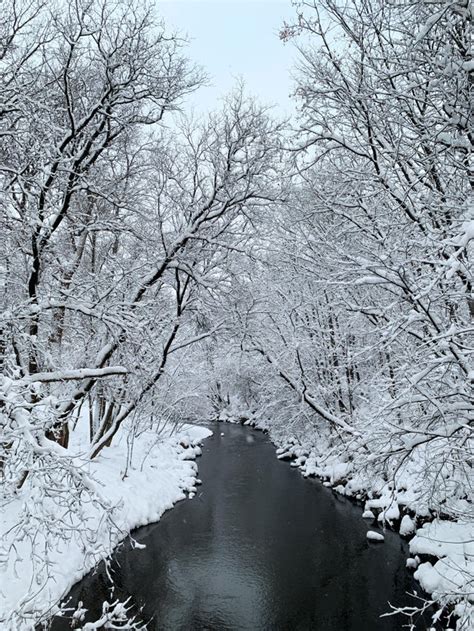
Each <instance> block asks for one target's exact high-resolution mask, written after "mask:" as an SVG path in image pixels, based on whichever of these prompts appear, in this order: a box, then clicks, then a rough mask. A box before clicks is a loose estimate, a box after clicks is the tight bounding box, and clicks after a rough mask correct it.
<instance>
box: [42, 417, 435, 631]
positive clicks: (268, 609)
mask: <svg viewBox="0 0 474 631" xmlns="http://www.w3.org/2000/svg"><path fill="white" fill-rule="evenodd" d="M212 429H213V431H214V435H213V436H212V437H211V438H209V439H207V440H206V441H205V442H204V446H203V456H202V458H200V459H199V477H200V479H201V480H202V482H203V485H202V486H200V487H199V488H198V493H197V495H196V497H195V498H194V499H192V500H189V501H186V500H185V501H183V502H180V503H178V504H177V505H176V506H175V508H173V510H171V511H168V512H167V513H166V514H165V515H164V516H163V517H162V519H161V521H160V522H158V523H156V524H152V525H150V526H145V527H143V528H140V529H138V530H136V531H135V532H134V537H135V539H136V540H137V541H139V542H140V543H142V544H145V545H146V549H144V550H137V549H135V550H132V549H131V548H130V546H129V545H125V546H124V547H123V548H122V549H121V550H120V551H119V552H118V553H116V554H115V556H114V561H113V572H114V580H115V583H116V586H117V587H116V596H119V597H121V598H126V597H128V596H131V597H132V600H133V602H134V603H135V604H136V605H137V606H139V607H143V611H142V613H141V618H142V619H143V620H149V621H150V622H149V625H148V629H150V631H193V630H202V631H204V630H208V631H226V630H229V631H260V630H262V631H263V630H265V631H270V630H274V631H309V630H315V631H345V630H347V631H392V630H393V631H395V630H396V631H400V630H401V629H402V628H404V625H405V624H406V623H407V620H406V619H405V618H401V617H399V616H395V617H394V616H392V617H389V618H380V615H381V614H383V613H384V612H387V611H388V610H389V605H388V603H389V602H391V603H392V604H393V605H398V606H400V605H404V606H407V605H413V604H414V603H415V601H414V599H413V597H411V596H410V595H409V594H408V592H412V591H413V590H414V589H417V590H418V592H419V591H420V590H419V586H417V584H416V582H415V581H414V580H413V578H412V576H411V575H410V573H409V571H407V570H406V568H405V562H406V558H407V545H406V544H405V542H403V541H402V540H401V538H400V537H399V536H398V535H397V534H395V533H393V532H386V533H385V542H384V543H370V542H368V541H367V539H366V532H367V530H368V525H367V523H366V522H364V520H363V519H362V518H361V514H362V511H361V508H360V507H358V506H355V505H354V504H353V503H352V502H351V501H350V500H348V499H346V498H344V497H341V496H338V495H337V494H335V493H333V492H332V491H331V490H330V489H327V488H325V487H323V485H322V484H321V483H320V482H318V481H316V480H308V479H306V480H305V479H304V478H303V477H302V476H301V474H300V473H299V471H298V470H296V469H295V468H292V467H290V466H289V464H288V463H285V462H281V461H279V460H277V458H276V457H275V447H274V446H273V445H272V444H271V443H270V441H269V439H268V438H267V437H266V436H265V435H263V434H262V433H260V432H256V431H253V430H251V429H249V428H246V427H242V426H240V425H214V426H213V427H212ZM70 596H71V598H72V602H77V601H78V600H82V601H83V602H84V606H85V607H87V608H88V609H90V611H91V613H96V614H98V613H100V605H101V602H102V600H105V599H109V598H110V595H109V583H108V580H107V577H106V574H105V572H104V571H103V570H100V571H98V572H97V573H95V574H90V575H88V576H87V577H85V578H84V580H83V581H81V582H80V583H78V584H77V585H76V586H75V587H74V588H73V590H72V592H71V594H70ZM68 628H70V627H69V626H68V625H67V624H66V623H65V621H61V620H59V619H56V621H55V622H54V624H53V627H52V629H53V631H63V630H64V629H68ZM416 628H417V629H426V628H429V625H428V624H427V623H425V622H424V621H423V620H421V619H419V620H418V621H417V625H416Z"/></svg>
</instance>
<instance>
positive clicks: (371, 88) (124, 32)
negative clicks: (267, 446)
mask: <svg viewBox="0 0 474 631" xmlns="http://www.w3.org/2000/svg"><path fill="white" fill-rule="evenodd" d="M2 11H3V16H2V20H0V83H1V88H0V186H1V195H0V234H1V244H2V246H1V248H0V278H1V286H0V296H1V313H0V489H1V493H0V497H1V506H2V508H1V510H2V540H1V543H0V549H1V552H0V563H1V565H2V572H3V573H2V579H1V581H0V582H1V586H0V595H1V597H0V627H1V628H2V629H6V630H9V631H14V630H16V629H18V630H26V629H34V628H35V625H37V624H39V623H41V622H44V621H46V620H48V618H49V617H50V616H51V615H52V612H53V611H54V607H57V604H58V602H59V601H60V599H61V598H63V596H64V595H65V593H66V592H67V591H68V589H69V587H70V586H71V585H72V584H73V583H74V582H76V581H77V580H79V579H80V578H81V577H82V576H83V575H84V573H86V572H87V571H88V570H89V569H91V568H92V567H93V566H94V565H95V564H96V563H97V562H98V561H99V560H101V559H104V558H106V557H107V556H108V555H109V554H110V553H111V551H112V549H113V548H114V547H115V546H116V545H117V544H118V543H119V541H121V540H122V539H123V538H124V537H125V536H126V535H127V534H128V532H130V530H132V529H133V528H134V527H135V526H137V525H142V524H145V523H150V522H153V521H156V520H157V519H159V517H160V516H161V513H162V512H163V511H164V510H165V509H167V508H170V507H171V506H172V505H173V503H174V502H175V501H177V499H180V497H182V496H183V495H184V494H185V493H187V492H189V493H190V494H193V493H194V492H195V491H196V475H197V474H196V467H195V464H194V462H193V461H192V457H194V456H195V455H198V453H199V451H200V448H199V447H198V444H199V443H200V441H201V440H202V439H203V438H204V437H205V436H206V431H207V430H204V431H203V430H200V429H199V428H198V426H199V424H200V422H201V421H202V420H203V419H213V420H221V421H234V422H240V423H246V424H249V425H253V426H256V427H258V428H261V429H264V430H265V431H268V433H269V436H270V438H271V440H272V441H273V442H274V444H275V445H276V446H277V447H279V454H280V456H287V457H289V458H291V459H293V461H294V462H295V463H296V464H297V465H298V466H300V468H301V470H302V472H303V474H304V476H316V477H318V478H320V479H322V480H323V481H325V483H326V484H329V485H331V486H332V487H335V490H336V491H337V492H339V493H341V494H343V495H346V496H349V497H356V498H358V499H362V500H363V501H365V502H366V505H365V511H366V513H368V512H372V515H373V516H375V517H376V518H378V522H379V523H381V524H383V525H384V526H385V525H387V527H394V528H396V529H397V530H401V531H404V532H402V534H414V533H415V531H417V534H416V536H415V538H414V539H413V540H412V544H413V546H412V548H411V549H412V552H413V554H415V553H417V554H419V555H429V560H426V562H423V563H422V564H421V565H419V566H418V567H417V565H418V563H419V560H420V559H419V558H418V561H415V560H413V563H414V568H415V569H416V568H417V569H416V573H415V577H416V578H417V580H418V581H420V583H421V585H422V586H423V588H424V589H425V591H427V592H428V593H429V594H430V595H431V599H432V602H436V607H437V612H438V613H437V614H435V615H436V616H438V617H439V616H441V615H448V614H449V619H450V620H451V621H452V619H454V620H455V624H456V625H457V627H456V628H458V629H463V630H465V631H468V630H469V629H472V628H473V626H474V606H473V603H474V591H473V583H474V543H473V541H474V512H473V503H472V500H473V483H474V469H473V467H474V449H473V438H474V437H473V423H474V413H473V410H474V405H473V401H474V400H473V385H474V369H473V367H472V355H473V349H474V335H473V333H474V326H473V317H474V293H473V282H474V281H473V276H472V269H473V268H472V260H473V244H474V215H473V188H474V176H473V172H472V163H471V153H472V147H473V143H474V133H473V125H472V114H471V108H472V90H473V85H474V84H473V77H474V61H473V56H472V55H473V54H472V19H473V5H472V2H471V0H409V1H408V0H407V1H405V0H387V1H385V0H353V1H351V2H346V1H344V0H302V1H300V0H298V1H297V2H295V3H294V20H293V21H292V22H291V23H290V22H289V23H285V24H282V25H281V32H280V39H281V40H282V42H281V45H285V42H288V43H289V44H294V45H296V46H298V63H297V66H296V67H295V68H294V75H295V82H296V83H295V90H294V94H293V97H292V98H293V100H294V103H295V115H294V116H292V117H291V118H290V119H289V120H288V119H282V118H281V117H279V116H278V115H276V114H275V112H274V110H273V109H272V108H271V107H270V106H267V105H266V104H260V103H259V102H258V101H256V100H255V99H254V98H252V97H251V96H250V95H248V94H247V92H246V88H245V85H243V84H237V85H236V86H235V89H234V90H233V91H232V92H231V93H230V94H229V95H228V96H227V97H226V99H225V100H224V101H223V102H222V103H216V107H215V110H214V111H213V112H212V113H210V114H209V115H208V116H195V115H193V114H192V113H191V112H190V111H189V110H188V109H187V106H186V99H187V97H188V96H189V95H190V94H191V93H193V92H194V91H196V90H199V89H200V87H201V86H202V85H203V84H204V83H205V81H206V73H205V69H202V68H200V67H199V66H198V65H196V64H195V63H194V61H193V59H190V58H188V55H187V44H186V41H185V39H184V38H182V37H181V36H180V35H179V34H176V33H173V32H172V31H169V30H168V29H167V26H166V24H164V23H163V21H162V20H161V19H160V16H159V11H157V10H156V7H154V6H153V4H151V5H147V4H145V3H142V2H135V1H134V0H113V1H112V0H72V1H71V2H69V3H56V2H54V1H53V0H7V2H6V3H5V4H4V6H3V9H2ZM189 426H191V429H188V430H187V434H186V436H187V438H183V434H182V431H183V427H189ZM219 427H225V426H224V425H222V426H219ZM213 431H214V430H213ZM173 436H179V441H180V442H179V444H176V440H175V439H174V438H173ZM173 441H174V442H173ZM173 450H174V451H173ZM170 453H172V456H171V455H170ZM108 454H110V456H108ZM186 454H188V455H186ZM112 455H114V456H113V457H115V458H116V460H117V463H116V466H117V467H118V468H117V471H118V472H119V473H118V478H117V479H116V481H115V482H114V483H113V485H109V486H108V485H107V484H108V483H107V475H109V473H110V471H109V470H108V469H107V470H106V469H105V468H104V467H105V465H104V463H107V462H108V461H107V458H110V459H111V460H109V461H110V462H112V460H113V458H112ZM134 458H135V460H134ZM137 458H138V460H137ZM173 458H174V459H176V458H178V459H179V463H180V465H179V466H180V467H181V468H180V469H176V468H175V469H172V464H173V462H174V460H173ZM114 462H115V461H114ZM147 463H148V464H147ZM153 463H154V464H153ZM148 465H150V466H156V467H162V470H161V469H160V475H162V476H166V475H167V471H168V470H172V474H170V475H174V476H175V477H176V479H175V480H174V481H173V482H172V483H171V482H170V484H174V485H175V487H176V490H175V491H173V493H174V495H173V493H171V492H170V493H169V494H166V493H164V496H163V497H164V499H162V500H160V501H161V504H160V505H159V508H156V507H155V508H150V506H151V504H152V503H153V502H156V497H155V495H152V494H151V495H149V496H147V492H148V490H147V489H148V487H146V484H145V478H146V475H148V474H147V471H148V473H150V471H152V470H151V469H147V466H148ZM167 466H168V469H167ZM173 466H174V465H173ZM101 467H102V468H101ZM173 472H174V473H173ZM110 475H111V474H110ZM133 476H135V478H133ZM140 476H141V477H140ZM114 479H115V478H114ZM128 479H130V480H132V479H133V480H135V482H134V484H135V486H129V487H128V490H127V489H126V488H125V489H124V490H123V492H122V491H120V493H119V490H117V489H118V487H119V486H120V484H123V485H125V487H126V486H127V480H128ZM170 479H171V478H170ZM117 480H118V481H117ZM183 480H184V482H183ZM130 484H131V482H130ZM142 484H143V485H144V486H143V497H142V498H141V499H142V503H143V506H142V508H141V509H140V510H141V512H140V511H139V514H138V513H137V515H135V516H131V517H130V519H129V521H128V522H127V521H124V522H123V523H122V521H120V519H119V518H118V517H117V515H118V514H119V513H120V510H123V504H124V502H125V505H127V502H128V503H132V504H133V502H134V501H135V500H136V497H137V495H140V489H141V488H142V487H141V485H142ZM112 487H114V488H112ZM115 487H117V488H115ZM145 487H146V488H145ZM204 487H205V484H204V486H203V488H204ZM150 493H151V491H150ZM119 500H120V501H119ZM137 501H138V500H137ZM120 502H121V504H120ZM120 506H122V508H120ZM137 510H138V509H137ZM117 511H118V512H117ZM366 513H364V515H365V514H366ZM400 522H401V525H400ZM417 529H418V530H417ZM440 541H441V543H440ZM440 548H442V549H441V550H440ZM67 550H69V551H71V550H74V553H72V552H70V554H66V552H65V551H67ZM438 553H439V554H438ZM65 554H66V556H67V557H68V559H69V560H68V562H67V563H69V564H70V567H69V565H67V563H66V565H64V563H63V559H64V555H65ZM434 557H440V559H439V560H437V559H435V558H434ZM427 558H428V557H427ZM423 560H425V559H423ZM58 563H59V564H60V565H61V566H62V569H61V571H59V570H58ZM64 567H66V569H67V568H69V569H67V571H65V570H64ZM66 574H67V576H65V575H66ZM59 576H62V578H59ZM430 602H431V601H430ZM420 606H421V607H423V606H424V605H423V604H422V605H420ZM104 611H105V610H104ZM124 612H125V613H124ZM76 613H77V612H76ZM453 616H454V617H453ZM125 618H127V614H126V607H125V606H124V605H123V604H121V603H118V604H116V605H115V608H112V609H111V610H110V611H108V612H105V613H104V616H103V620H102V622H101V623H100V624H101V625H102V626H100V625H99V623H97V624H98V625H99V626H94V627H89V628H91V629H92V628H94V629H95V628H102V627H103V628H107V627H106V626H104V625H106V624H112V622H113V621H114V620H118V621H120V620H122V622H121V623H120V624H123V625H125V623H124V622H123V620H125ZM77 619H78V620H79V619H80V611H79V613H77ZM117 624H119V623H118V622H117ZM127 624H128V625H129V626H121V627H109V628H130V629H132V628H139V627H138V626H134V625H135V624H136V623H134V622H128V623H127ZM471 625H473V626H471ZM81 628H82V627H81ZM86 628H88V627H86V626H84V629H86Z"/></svg>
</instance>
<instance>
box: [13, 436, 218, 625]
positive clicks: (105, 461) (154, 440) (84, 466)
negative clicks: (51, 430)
mask: <svg viewBox="0 0 474 631" xmlns="http://www.w3.org/2000/svg"><path fill="white" fill-rule="evenodd" d="M211 433H212V432H211V431H210V430H209V429H207V428H204V427H196V426H190V425H187V426H184V427H183V428H182V429H181V430H180V431H179V432H176V433H173V434H172V435H166V434H165V435H163V434H161V435H156V434H154V433H152V432H144V433H142V434H140V435H139V436H138V437H136V439H135V442H134V445H133V458H132V461H131V465H130V464H129V466H128V467H127V468H126V463H127V453H129V446H128V445H127V441H126V439H125V438H126V437H125V435H124V436H123V437H122V439H121V440H118V441H117V442H116V443H115V444H113V445H112V446H111V447H109V448H107V449H104V450H103V451H102V453H101V454H100V456H99V457H98V458H97V459H96V460H93V461H90V460H89V459H87V458H85V457H84V456H83V455H81V449H82V448H83V447H85V448H86V446H87V440H86V436H85V435H82V438H83V440H81V433H80V432H75V440H76V444H75V445H73V451H74V453H75V455H74V456H73V457H72V458H71V463H72V464H73V465H74V466H75V467H77V468H78V469H79V470H80V471H81V472H82V474H83V476H84V480H88V481H89V482H88V485H89V487H90V490H91V493H92V494H91V498H93V499H90V500H89V501H86V502H84V503H82V502H79V501H78V504H77V512H76V513H75V514H68V515H67V516H66V517H65V516H64V515H60V514H58V512H57V511H58V507H57V506H56V508H55V511H56V512H55V513H53V512H52V513H51V514H50V515H49V520H50V521H49V525H48V519H47V518H46V519H45V515H44V511H45V510H47V506H48V502H47V495H48V490H47V489H41V488H38V487H37V486H35V482H34V476H32V477H31V479H27V480H26V482H25V484H24V485H23V487H22V489H21V490H20V491H19V492H18V495H17V497H16V498H15V499H14V500H13V501H10V502H9V503H8V504H7V505H6V506H4V507H3V511H4V513H3V517H2V525H1V539H2V548H3V550H2V561H3V563H2V573H1V576H0V627H1V629H2V630H4V631H26V630H30V629H33V628H34V625H35V623H37V622H38V621H39V620H40V619H43V618H44V617H48V615H49V614H51V613H52V612H53V611H54V608H55V606H56V605H57V603H58V602H59V601H60V599H61V598H62V597H64V596H65V594H66V593H67V592H68V591H69V589H70V588H71V587H72V585H73V584H74V583H76V582H77V581H78V580H80V579H81V578H82V577H83V576H84V575H85V574H87V572H89V570H91V569H92V568H93V567H94V566H95V564H96V563H97V562H98V561H99V560H101V559H104V558H106V557H107V556H108V555H109V554H110V553H111V552H112V550H113V549H114V548H115V547H116V546H117V544H118V543H119V542H120V541H121V540H123V539H124V538H126V537H127V536H128V534H129V533H130V532H131V531H132V530H133V529H134V528H137V527H139V526H143V525H145V524H149V523H152V522H156V521H158V520H159V519H160V517H161V516H162V514H163V513H164V512H165V511H166V510H167V509H169V508H172V506H173V505H174V504H175V503H176V502H177V501H179V500H181V499H184V498H185V497H186V496H187V495H188V494H189V497H192V495H193V493H194V492H195V490H196V487H195V485H196V482H197V464H196V463H195V462H194V459H195V458H196V456H198V455H200V453H201V451H200V447H199V443H200V442H201V441H202V440H203V439H204V438H206V437H208V436H210V435H211ZM77 436H79V438H77ZM104 507H105V509H104ZM37 511H41V513H42V514H41V515H40V514H39V512H37ZM58 524H60V527H59V528H58ZM66 524H69V532H65V531H66V530H67V527H66ZM63 535H64V536H63ZM126 545H129V544H128V543H126ZM131 545H134V542H133V540H131ZM137 554H140V552H139V551H137Z"/></svg>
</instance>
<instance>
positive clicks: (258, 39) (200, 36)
mask: <svg viewBox="0 0 474 631" xmlns="http://www.w3.org/2000/svg"><path fill="white" fill-rule="evenodd" d="M157 7H158V11H159V13H160V14H161V15H162V16H163V18H164V20H165V22H166V24H167V25H168V28H176V29H177V30H178V31H180V32H181V33H183V34H186V35H187V36H188V37H189V39H190V40H191V41H190V45H189V47H188V56H189V57H190V59H191V60H192V61H193V62H194V63H197V64H199V65H201V66H203V67H204V69H205V70H206V71H207V73H208V75H210V81H211V83H212V85H211V87H204V88H201V89H200V90H199V91H198V92H197V93H196V94H195V95H193V96H192V97H190V100H189V101H190V103H191V104H192V106H194V107H195V108H196V110H197V111H198V112H205V111H207V110H211V109H214V108H216V106H217V105H218V99H219V97H220V96H222V95H224V94H227V93H228V92H229V91H230V90H231V89H232V87H233V86H234V85H235V84H236V82H237V80H238V78H239V77H241V78H242V79H243V80H244V82H245V85H246V87H247V92H248V93H249V94H251V95H253V96H256V97H257V98H258V99H259V100H260V101H262V102H263V103H265V104H272V105H273V104H275V105H276V106H277V107H278V108H279V110H280V111H281V113H283V114H285V113H290V112H291V110H292V102H291V99H290V98H289V94H290V92H291V91H292V89H293V87H292V80H291V77H290V71H291V68H292V66H293V60H294V59H295V57H296V50H295V48H294V46H293V45H292V44H285V43H283V42H282V41H281V40H280V39H279V37H278V32H279V30H280V28H281V26H282V24H283V21H284V20H285V19H286V20H287V21H289V22H290V21H292V19H293V18H294V16H295V10H294V8H293V7H292V6H291V0H158V2H157Z"/></svg>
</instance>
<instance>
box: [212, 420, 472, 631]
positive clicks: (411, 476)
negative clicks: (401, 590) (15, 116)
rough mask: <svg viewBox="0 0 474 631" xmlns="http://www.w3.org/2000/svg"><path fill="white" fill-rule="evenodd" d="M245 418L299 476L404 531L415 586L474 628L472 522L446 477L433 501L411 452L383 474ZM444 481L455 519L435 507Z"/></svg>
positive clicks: (372, 522) (377, 523) (466, 629)
mask: <svg viewBox="0 0 474 631" xmlns="http://www.w3.org/2000/svg"><path fill="white" fill-rule="evenodd" d="M244 418H245V417H244ZM247 418H248V415H247ZM219 420H221V421H224V422H242V420H243V419H242V417H239V415H235V416H234V415H226V414H225V413H224V414H223V415H222V416H221V418H220V419H219ZM243 424H246V425H250V426H252V427H254V428H256V429H259V430H263V431H268V433H269V437H270V438H271V440H272V442H273V443H274V444H275V446H276V448H277V449H276V453H277V457H278V458H279V459H281V460H287V461H289V462H290V465H291V466H292V467H297V468H299V469H300V471H301V472H302V474H303V475H304V476H305V477H312V476H314V477H317V478H319V479H320V480H322V482H323V484H324V485H325V486H327V487H329V488H332V489H333V490H334V491H335V492H337V493H339V494H341V495H344V496H346V497H349V498H352V499H355V500H358V501H360V502H364V504H363V513H362V516H361V517H363V518H364V519H366V521H367V528H368V531H370V530H372V529H373V528H374V527H375V528H379V529H380V530H379V532H380V533H381V532H383V530H384V529H385V528H390V529H393V530H395V531H397V532H399V533H400V535H401V536H403V537H407V538H410V541H409V546H410V552H411V554H412V558H409V559H407V567H408V568H410V569H412V570H414V571H415V572H414V576H415V578H416V579H417V580H418V581H419V583H420V585H421V587H422V588H423V589H424V590H425V592H427V593H428V594H430V595H431V597H432V599H433V601H435V602H436V605H437V606H438V607H439V609H438V610H437V615H438V616H441V615H448V614H449V613H450V612H453V613H454V614H455V615H456V616H457V619H456V622H455V624H456V629H457V631H471V630H472V629H474V586H473V583H472V580H473V576H474V523H473V522H472V519H471V518H470V515H472V504H471V502H470V500H468V499H459V498H455V497H453V496H451V497H449V496H448V489H449V484H448V483H447V481H440V482H439V489H438V493H437V494H436V498H437V500H438V506H434V504H431V503H430V489H428V490H427V489H426V485H425V481H424V480H423V479H422V477H421V475H420V472H421V471H422V470H423V468H422V467H421V466H420V463H418V462H417V461H416V460H412V461H408V462H407V463H406V464H405V466H404V467H403V468H400V470H399V471H397V472H396V475H393V476H391V477H388V478H387V479H386V480H385V479H383V478H382V477H381V476H380V475H378V474H377V473H376V472H375V467H373V468H372V467H371V466H370V458H369V459H368V462H367V463H366V466H365V467H364V468H360V466H357V465H360V463H359V462H357V463H356V462H355V458H354V459H350V457H348V455H349V452H348V451H347V450H344V452H343V450H338V449H337V447H336V448H335V447H334V446H330V445H328V444H322V441H321V440H319V441H316V440H304V439H302V438H301V437H294V436H292V437H290V436H288V434H286V435H285V436H284V437H282V434H281V433H278V432H275V431H274V430H273V428H272V425H271V424H270V423H268V424H267V423H265V422H262V421H254V419H250V418H248V420H245V421H244V423H243ZM316 445H317V446H316ZM417 457H418V458H427V457H429V454H427V453H425V452H424V451H422V450H420V451H418V452H417ZM442 488H444V491H445V493H446V497H445V498H444V503H445V505H446V504H447V503H449V508H450V512H451V513H452V512H453V511H454V510H456V512H457V519H456V520H455V521H454V520H453V519H452V518H451V519H447V518H446V515H444V514H443V513H442V512H441V511H440V510H439V501H440V490H441V489H442ZM434 495H435V494H434V493H433V496H434ZM441 502H442V500H441Z"/></svg>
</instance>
